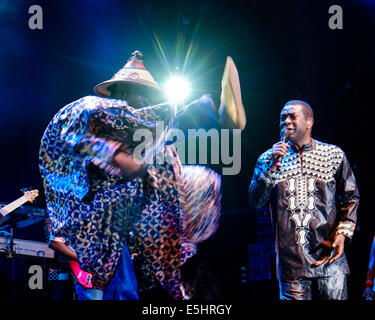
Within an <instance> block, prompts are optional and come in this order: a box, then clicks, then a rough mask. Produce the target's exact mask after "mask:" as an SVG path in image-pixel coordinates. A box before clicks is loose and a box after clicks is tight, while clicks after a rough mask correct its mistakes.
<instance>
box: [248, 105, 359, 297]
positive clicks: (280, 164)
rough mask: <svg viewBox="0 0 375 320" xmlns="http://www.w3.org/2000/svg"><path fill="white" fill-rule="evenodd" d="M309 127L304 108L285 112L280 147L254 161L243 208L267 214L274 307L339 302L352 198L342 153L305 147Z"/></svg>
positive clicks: (311, 143) (355, 196) (311, 142)
mask: <svg viewBox="0 0 375 320" xmlns="http://www.w3.org/2000/svg"><path fill="white" fill-rule="evenodd" d="M313 124H314V113H313V110H312V108H311V106H310V105H309V104H308V103H306V102H304V101H300V100H292V101H289V102H287V103H286V104H285V106H284V108H283V109H282V110H281V115H280V128H281V131H282V137H283V139H282V141H280V142H278V143H276V144H274V145H273V146H272V148H271V149H269V150H268V151H266V152H265V153H263V154H262V155H261V156H260V157H259V159H258V161H257V164H256V167H255V170H254V175H253V178H252V180H251V184H250V187H249V201H250V204H251V205H252V206H253V207H254V208H257V209H259V208H262V207H265V206H267V205H270V208H271V212H272V219H273V227H274V232H275V241H276V243H275V248H276V258H277V278H278V280H279V287H280V299H281V300H315V299H316V300H346V299H347V285H346V281H347V275H348V274H349V266H348V263H347V259H346V257H345V252H344V245H345V243H346V242H347V241H346V240H349V239H351V238H352V236H353V232H354V228H355V225H356V221H357V208H358V204H359V192H358V188H357V185H356V181H355V177H354V175H353V172H352V170H351V167H350V165H349V162H348V160H347V158H346V156H345V153H344V152H343V151H342V150H341V149H340V148H339V147H337V146H335V145H331V144H327V143H323V142H320V141H318V140H315V139H313V138H312V137H311V130H312V127H313Z"/></svg>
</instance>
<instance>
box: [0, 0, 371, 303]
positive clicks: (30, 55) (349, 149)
mask: <svg viewBox="0 0 375 320" xmlns="http://www.w3.org/2000/svg"><path fill="white" fill-rule="evenodd" d="M33 4H37V5H40V6H41V7H42V9H43V29H41V30H31V29H30V28H29V26H28V21H29V18H30V17H31V14H29V13H28V9H29V7H30V6H31V5H33ZM331 5H340V6H341V7H342V9H343V29H342V30H331V29H330V28H329V26H328V20H329V18H330V17H331V14H329V13H328V9H329V7H330V6H331ZM374 26H375V1H370V0H352V1H339V0H336V1H307V0H283V1H281V0H280V1H255V0H254V1H237V0H231V1H209V0H199V1H197V0H190V1H179V0H175V1H145V0H138V1H115V0H111V1H109V0H107V1H104V0H103V1H99V0H98V1H96V0H90V1H89V0H85V1H84V0H77V1H73V0H71V1H67V0H65V1H62V0H61V1H43V0H36V1H22V0H12V1H7V0H3V1H1V3H0V39H1V45H0V92H1V95H0V97H1V98H0V106H1V114H0V143H1V149H0V150H1V151H0V152H1V168H0V170H1V179H0V181H1V183H0V201H2V202H6V203H8V202H11V201H13V200H15V199H16V198H18V197H20V196H21V195H22V192H21V191H20V189H21V188H23V187H27V186H31V187H33V188H37V189H39V190H40V191H41V193H42V194H41V196H39V197H38V198H37V200H36V201H35V203H34V204H33V205H32V206H34V207H38V208H45V201H44V196H43V186H42V181H41V179H40V175H39V169H38V151H39V143H40V139H41V137H42V135H43V132H44V130H45V128H46V126H47V124H48V123H49V121H50V120H51V119H52V117H53V115H54V114H55V113H56V112H57V111H58V110H59V109H60V108H61V107H63V106H64V105H66V104H67V103H69V102H72V101H74V100H76V99H78V98H80V97H83V96H86V95H92V94H94V92H93V87H94V86H95V85H96V84H98V83H99V82H101V81H104V80H107V79H109V78H111V77H112V75H113V74H114V73H115V72H116V71H117V70H118V69H120V68H121V67H122V66H123V65H124V64H125V62H126V60H127V59H128V58H129V57H130V55H131V53H132V52H133V51H134V50H140V51H142V52H143V54H144V63H145V65H146V67H147V68H148V70H149V71H150V72H151V73H152V74H153V75H154V78H155V79H156V80H157V81H158V82H160V83H163V82H164V81H165V80H166V79H167V77H168V76H169V74H171V73H175V72H184V73H185V74H187V75H188V77H189V78H190V80H191V81H192V86H193V89H194V90H193V93H192V95H191V97H190V99H189V100H193V99H195V98H197V97H199V96H200V95H201V94H203V93H206V92H209V93H211V94H212V95H213V96H214V98H215V99H216V101H219V96H220V80H221V76H222V72H223V68H224V63H225V58H226V56H232V58H233V59H234V61H235V63H236V65H237V68H238V71H239V74H240V79H241V87H242V95H243V100H244V104H245V108H246V113H247V126H246V129H245V130H244V131H243V133H242V154H241V165H242V166H241V171H240V173H239V174H238V175H236V176H223V180H222V187H223V190H222V191H223V202H222V205H223V212H224V214H223V216H222V218H221V225H220V228H219V230H218V231H217V233H216V234H215V235H214V236H213V237H212V238H211V239H209V240H208V241H206V242H205V243H203V244H202V245H201V251H200V252H199V254H198V255H197V256H196V257H194V258H193V259H192V261H190V262H189V263H188V265H187V266H186V269H187V271H186V272H187V275H188V276H189V275H190V277H192V275H191V273H192V272H193V271H192V270H195V266H197V265H198V264H199V263H206V264H208V267H206V266H205V268H208V269H209V270H211V271H212V272H213V273H214V274H215V275H216V277H215V279H217V282H220V286H221V289H220V290H221V291H220V292H221V295H222V297H230V298H245V299H253V300H273V299H277V286H276V285H275V281H274V280H273V279H272V278H271V279H270V280H249V277H248V275H249V273H251V272H252V271H251V270H249V255H248V245H249V244H250V245H252V244H257V243H258V242H259V239H260V237H261V236H262V234H261V233H262V232H264V228H262V229H260V219H259V216H260V214H259V213H256V212H254V211H253V210H251V209H250V207H249V204H248V200H247V189H248V185H249V182H250V178H251V176H252V172H253V169H254V165H255V162H256V160H257V157H258V156H259V155H260V154H261V153H262V152H264V151H265V150H266V149H268V148H270V147H271V146H272V144H273V143H275V142H276V141H277V140H278V137H279V128H278V121H279V112H280V110H281V107H282V106H283V104H284V103H285V102H286V101H288V100H291V99H303V100H306V101H308V102H309V103H310V104H311V105H312V107H313V108H314V110H315V125H314V131H313V136H314V137H315V138H316V139H318V140H321V141H324V142H328V143H332V144H336V145H338V146H340V147H341V148H342V149H343V150H344V151H345V152H346V154H347V157H348V159H349V161H350V163H351V165H352V167H353V170H354V172H355V175H356V178H357V180H358V185H359V189H360V192H361V205H360V211H359V223H358V228H357V231H356V233H355V235H354V237H353V240H352V242H351V244H350V246H349V247H348V248H347V255H348V258H349V263H350V267H351V270H352V274H351V276H350V279H349V289H350V298H351V299H353V300H359V299H360V297H361V294H362V292H363V289H364V282H365V277H366V267H367V264H368V258H369V251H370V245H371V239H372V237H373V234H374V210H373V207H372V200H371V199H372V196H373V195H372V192H373V190H374V182H373V181H374V180H373V179H374V168H373V156H371V155H370V154H371V152H372V149H373V127H374V115H375V113H374V102H373V99H374V81H373V78H374V75H375V73H374V71H375V63H374V62H375V51H374V50H375V45H374V31H375V30H374ZM214 169H215V170H217V171H218V172H221V170H220V168H217V167H215V168H214ZM262 221H263V223H267V222H264V219H263V220H262ZM38 228H40V225H38V224H36V225H34V227H33V228H26V229H23V230H16V235H17V236H18V237H19V238H20V237H21V238H22V237H23V238H27V239H32V238H39V237H41V236H40V230H39V229H38ZM2 259H5V258H2ZM8 268H10V266H9V261H6V262H4V261H3V260H2V263H1V267H0V269H2V271H1V272H2V276H3V278H7V277H8V276H7V274H8V273H7V272H8V271H7V270H8ZM19 268H20V272H23V271H22V270H23V269H22V268H25V267H23V265H22V266H20V267H19ZM7 279H8V280H9V277H8V278H7ZM2 283H4V282H2ZM10 286H11V284H10V283H8V285H7V286H5V287H4V286H3V287H2V288H9V287H10ZM0 290H1V289H0ZM2 290H3V292H2V294H1V296H2V297H3V296H6V295H7V292H5V291H6V290H7V289H2ZM37 296H38V297H40V294H38V295H37ZM30 297H32V294H30ZM158 297H160V296H158ZM152 298H153V296H152V295H151V297H150V299H152ZM154 298H155V299H156V296H154Z"/></svg>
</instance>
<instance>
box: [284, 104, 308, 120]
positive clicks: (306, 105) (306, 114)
mask: <svg viewBox="0 0 375 320" xmlns="http://www.w3.org/2000/svg"><path fill="white" fill-rule="evenodd" d="M296 104H299V105H301V106H302V112H303V114H304V115H305V118H306V119H309V118H313V119H314V110H313V109H312V108H311V106H310V105H309V104H308V103H307V102H306V101H303V100H290V101H288V102H287V103H286V104H285V106H284V107H286V106H290V105H296Z"/></svg>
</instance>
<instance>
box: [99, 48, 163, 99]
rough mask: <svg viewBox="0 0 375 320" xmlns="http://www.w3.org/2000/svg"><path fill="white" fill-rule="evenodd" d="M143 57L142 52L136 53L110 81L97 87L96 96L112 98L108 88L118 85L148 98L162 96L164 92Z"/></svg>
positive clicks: (119, 87)
mask: <svg viewBox="0 0 375 320" xmlns="http://www.w3.org/2000/svg"><path fill="white" fill-rule="evenodd" d="M142 57H143V54H142V52H140V51H138V50H137V51H134V52H133V53H132V56H131V57H130V58H129V60H128V61H127V62H126V64H125V65H124V66H123V67H122V68H121V69H120V70H119V71H118V72H117V73H115V75H114V76H113V77H112V78H111V79H110V80H107V81H104V82H102V83H99V84H98V85H97V86H95V88H94V91H95V92H96V94H98V95H99V96H102V97H111V91H110V90H108V87H110V86H112V85H114V84H116V85H117V88H118V89H125V90H126V89H128V90H129V92H131V91H136V92H142V94H145V95H148V96H151V95H155V94H157V95H160V93H161V92H162V91H161V89H160V87H159V86H158V84H157V83H156V81H155V80H154V78H153V77H152V75H151V73H150V72H148V71H147V70H146V68H145V66H144V64H143V61H142Z"/></svg>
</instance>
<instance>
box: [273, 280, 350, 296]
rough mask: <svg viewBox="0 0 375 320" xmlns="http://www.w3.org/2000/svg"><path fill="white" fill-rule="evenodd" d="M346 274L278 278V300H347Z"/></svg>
mask: <svg viewBox="0 0 375 320" xmlns="http://www.w3.org/2000/svg"><path fill="white" fill-rule="evenodd" d="M346 279H347V275H346V274H342V275H337V276H331V277H321V278H302V279H294V280H282V281H281V280H280V281H279V287H280V300H347V299H348V290H347V284H346Z"/></svg>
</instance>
